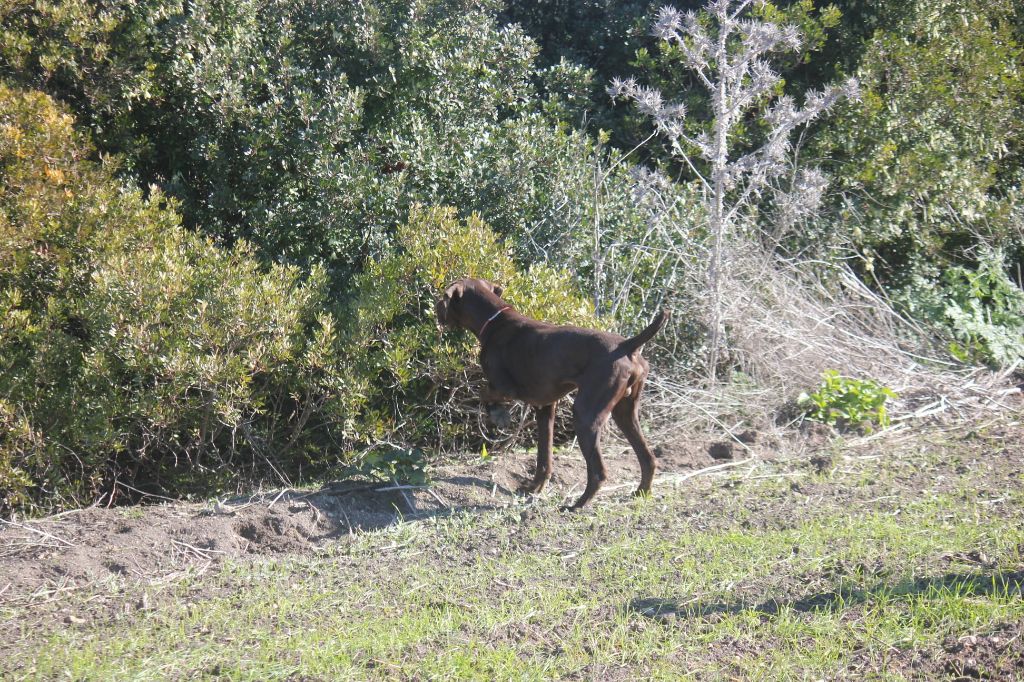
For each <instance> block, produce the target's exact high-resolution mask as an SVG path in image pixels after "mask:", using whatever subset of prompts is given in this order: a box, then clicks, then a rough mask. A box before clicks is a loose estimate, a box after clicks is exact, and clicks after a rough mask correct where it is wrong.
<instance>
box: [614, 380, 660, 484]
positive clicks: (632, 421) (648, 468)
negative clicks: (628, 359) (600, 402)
mask: <svg viewBox="0 0 1024 682" xmlns="http://www.w3.org/2000/svg"><path fill="white" fill-rule="evenodd" d="M643 387H644V382H643V380H642V379H641V380H640V381H638V382H636V383H635V384H633V385H632V386H631V387H630V393H629V395H627V396H624V397H623V398H622V399H620V400H619V402H618V403H617V404H616V405H615V407H614V408H613V409H612V418H613V419H614V420H615V424H616V425H617V426H618V427H619V429H621V430H622V433H623V434H625V436H626V440H628V441H629V445H630V447H632V448H633V452H635V453H636V457H637V459H638V460H640V487H639V488H637V490H636V493H635V494H636V495H637V496H640V495H649V494H650V493H651V484H652V483H653V482H654V472H655V471H657V469H658V463H657V460H656V459H655V458H654V453H652V452H651V448H650V447H649V446H648V445H647V439H646V438H644V434H643V432H642V431H641V430H640V391H642V390H643Z"/></svg>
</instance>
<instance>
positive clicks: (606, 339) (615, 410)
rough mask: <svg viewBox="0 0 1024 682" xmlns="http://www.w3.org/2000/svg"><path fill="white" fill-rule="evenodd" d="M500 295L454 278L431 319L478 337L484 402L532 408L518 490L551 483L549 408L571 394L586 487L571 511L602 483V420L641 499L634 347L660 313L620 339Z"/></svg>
mask: <svg viewBox="0 0 1024 682" xmlns="http://www.w3.org/2000/svg"><path fill="white" fill-rule="evenodd" d="M501 292H502V289H501V287H499V286H497V285H496V284H492V283H490V282H487V281H485V280H482V279H461V280H459V281H457V282H455V283H454V284H452V285H451V286H449V287H448V288H447V289H445V292H444V296H443V297H442V298H441V300H439V301H438V302H437V307H436V310H437V321H438V324H439V325H441V326H442V327H445V326H447V327H463V328H465V329H468V330H470V331H471V332H473V333H474V334H476V336H477V338H478V339H479V340H480V365H481V367H482V368H483V370H484V375H485V376H486V377H487V381H488V384H489V386H488V388H487V390H486V391H485V395H484V402H485V403H487V402H498V401H508V400H521V401H523V402H525V403H527V404H529V405H532V406H533V407H534V408H536V414H537V471H536V473H535V474H534V477H533V482H532V483H530V484H528V485H527V486H525V487H524V489H523V490H524V492H528V493H537V492H540V491H541V489H543V488H544V485H545V484H546V483H547V482H548V479H549V478H551V445H552V436H553V433H554V424H555V403H557V402H558V400H559V399H560V398H562V397H564V396H565V395H567V394H568V393H570V392H572V391H574V390H578V391H579V392H578V393H577V394H576V402H575V403H574V404H573V416H574V426H575V428H576V437H577V439H578V440H579V444H580V449H581V450H582V451H583V457H584V458H585V459H586V461H587V488H586V490H584V491H583V495H581V496H580V499H578V500H576V504H574V505H573V506H572V507H571V509H578V508H580V507H582V506H583V505H585V504H586V503H587V502H589V501H590V499H591V498H592V497H593V496H594V495H595V494H596V493H597V491H598V489H599V488H600V487H601V484H602V483H603V482H604V480H605V477H606V473H605V468H604V462H603V461H602V459H601V448H600V433H601V427H602V426H604V424H605V422H607V421H608V416H609V415H611V416H612V418H613V419H614V420H615V423H616V424H617V425H618V427H619V428H620V429H622V432H623V433H624V434H625V435H626V438H627V439H628V440H629V444H630V445H631V446H632V447H633V451H634V452H636V456H637V458H638V459H639V460H640V487H639V488H638V489H637V491H636V494H637V495H646V494H649V493H650V492H651V483H652V482H653V480H654V472H655V469H656V468H657V464H656V462H655V459H654V455H653V454H652V453H651V449H650V448H649V447H648V445H647V441H646V440H645V439H644V435H643V433H641V432H640V419H639V408H640V392H641V391H643V388H644V380H645V379H646V378H647V372H648V369H649V366H648V364H647V361H646V360H644V359H643V358H642V357H640V347H641V346H643V345H644V344H645V343H647V342H648V341H650V339H651V338H652V337H653V336H654V335H655V334H656V333H657V332H658V330H659V329H661V326H662V325H663V324H665V320H666V319H668V312H667V311H665V310H662V311H661V312H660V313H659V314H658V316H657V317H655V318H654V321H653V322H651V324H650V325H648V326H647V328H646V329H644V330H643V331H642V332H640V333H639V334H637V335H636V336H634V337H633V338H631V339H624V338H623V337H621V336H619V335H618V334H610V333H608V332H602V331H597V330H594V329H581V328H580V327H570V326H562V325H554V324H548V323H547V322H539V321H537V320H533V319H530V318H529V317H526V316H525V315H521V314H520V313H518V312H517V311H516V310H515V309H514V308H512V306H510V305H509V304H507V303H505V301H503V300H501V298H500V297H501Z"/></svg>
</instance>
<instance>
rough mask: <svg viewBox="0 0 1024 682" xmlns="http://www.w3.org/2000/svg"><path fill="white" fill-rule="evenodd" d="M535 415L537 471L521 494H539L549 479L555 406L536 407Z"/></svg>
mask: <svg viewBox="0 0 1024 682" xmlns="http://www.w3.org/2000/svg"><path fill="white" fill-rule="evenodd" d="M536 414H537V470H536V471H535V472H534V473H533V481H531V482H530V483H527V484H526V485H524V486H523V487H522V489H521V490H522V492H523V493H525V494H527V495H529V494H536V493H539V492H540V491H542V490H543V489H544V486H545V485H546V484H547V482H548V479H550V478H551V448H552V446H553V443H554V438H555V406H554V405H545V406H543V407H538V408H537V410H536Z"/></svg>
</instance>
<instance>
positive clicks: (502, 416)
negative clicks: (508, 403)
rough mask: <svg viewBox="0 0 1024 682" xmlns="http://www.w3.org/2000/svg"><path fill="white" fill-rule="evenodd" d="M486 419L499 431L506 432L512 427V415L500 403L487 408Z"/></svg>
mask: <svg viewBox="0 0 1024 682" xmlns="http://www.w3.org/2000/svg"><path fill="white" fill-rule="evenodd" d="M487 418H488V419H490V421H491V423H492V424H494V426H495V427H496V428H497V429H499V430H500V431H507V430H508V429H509V428H511V426H512V414H511V413H510V412H509V411H508V408H507V407H505V406H504V405H502V404H500V403H495V404H494V405H488V406H487Z"/></svg>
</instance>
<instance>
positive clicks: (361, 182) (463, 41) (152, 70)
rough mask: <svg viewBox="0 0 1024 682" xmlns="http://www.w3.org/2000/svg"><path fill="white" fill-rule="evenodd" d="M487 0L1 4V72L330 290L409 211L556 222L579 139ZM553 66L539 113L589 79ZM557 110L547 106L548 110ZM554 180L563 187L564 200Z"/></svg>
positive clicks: (149, 178) (524, 48)
mask: <svg viewBox="0 0 1024 682" xmlns="http://www.w3.org/2000/svg"><path fill="white" fill-rule="evenodd" d="M497 10H498V5H497V3H495V2H492V1H490V0H466V1H464V0H419V1H417V2H415V3H414V4H413V5H412V6H410V5H409V4H408V3H407V2H404V1H403V2H399V1H397V0H376V1H374V2H369V3H339V2H333V1H331V0H273V1H272V2H252V1H250V0H232V1H231V2H221V1H220V0H199V1H198V2H191V3H187V4H186V3H182V2H180V0H135V1H132V2H125V3H116V4H115V5H114V6H113V7H110V8H102V9H101V8H100V7H99V6H97V5H96V4H95V3H88V2H84V0H76V1H73V2H71V3H46V2H43V3H37V4H35V5H31V6H27V5H22V4H17V5H15V4H10V5H0V28H2V29H3V30H4V32H5V37H6V39H7V49H6V50H0V73H4V74H6V75H7V76H8V77H11V78H17V79H18V80H19V81H20V82H22V83H25V84H27V85H30V86H33V87H42V88H45V89H46V90H47V91H48V92H50V93H51V94H53V95H54V96H55V97H57V98H59V99H62V100H64V101H66V102H68V103H69V104H71V106H73V108H74V111H75V112H76V114H77V116H78V118H79V119H80V120H81V121H82V122H84V123H86V124H87V125H88V126H89V127H90V129H91V130H92V131H93V133H94V135H95V137H96V139H97V140H98V142H99V143H100V145H101V148H102V149H104V150H106V151H115V152H122V153H123V154H124V155H125V163H126V164H127V166H128V168H127V170H128V171H129V172H130V173H131V174H132V175H134V177H135V178H136V179H137V180H138V181H139V182H140V183H141V184H143V185H148V184H151V183H152V184H157V185H158V186H160V187H161V188H162V189H163V190H164V191H165V192H166V193H167V194H168V195H170V196H172V197H175V198H176V199H178V200H179V201H180V202H181V203H180V206H181V211H182V214H183V217H184V220H185V224H186V225H187V226H190V227H198V228H200V229H202V230H203V231H205V232H206V233H207V234H211V235H214V236H215V237H217V238H218V239H222V240H225V241H227V242H229V243H230V242H233V241H234V240H236V239H239V238H241V239H245V240H247V241H249V242H250V243H252V244H253V245H254V246H255V247H256V249H257V250H258V253H259V255H260V256H261V257H262V258H263V259H264V260H265V261H267V262H288V263H294V264H298V265H300V266H301V267H303V268H307V269H308V268H309V267H311V266H312V265H313V264H317V263H320V264H323V265H325V266H326V268H327V269H328V274H329V276H330V278H331V280H332V284H333V285H335V288H336V290H345V288H346V286H347V283H348V282H349V278H350V277H351V276H352V275H353V274H354V273H355V272H358V271H359V270H360V269H361V267H362V264H363V262H364V261H365V260H366V259H376V258H380V257H382V256H383V255H385V254H386V253H387V252H388V250H389V249H390V248H391V246H392V243H393V237H394V229H395V228H396V227H397V225H399V224H401V223H402V222H404V221H405V220H406V218H407V215H408V211H409V207H410V206H411V205H412V204H414V203H422V204H425V205H451V206H455V207H457V208H458V209H459V210H460V213H461V214H462V215H464V216H465V215H469V214H470V213H472V212H474V211H475V212H478V213H480V215H481V216H483V217H484V218H485V219H486V220H487V221H488V222H489V223H490V224H491V225H493V226H494V228H495V229H496V230H497V231H498V232H499V233H501V234H510V233H513V232H516V231H522V229H523V228H524V227H526V226H527V225H529V224H530V223H531V222H537V221H543V222H545V223H547V224H550V225H552V226H556V227H557V226H559V225H567V224H568V222H569V221H571V220H572V219H573V215H572V212H571V210H569V209H567V208H566V206H565V204H564V203H563V202H562V201H561V200H562V197H563V196H564V194H565V193H566V192H569V193H570V194H571V193H572V190H573V189H574V188H573V187H571V186H570V185H569V183H570V181H571V177H572V172H571V171H569V172H567V171H566V170H565V169H566V168H567V166H568V163H567V162H566V158H574V156H573V149H575V148H576V147H578V146H579V145H580V142H579V140H578V139H576V138H574V137H573V136H572V135H570V134H566V133H563V132H560V131H558V130H557V129H556V128H555V127H554V126H553V124H552V123H551V121H550V120H549V119H548V118H547V115H545V114H543V113H541V112H542V110H543V109H545V107H543V106H539V105H538V104H537V103H536V100H537V92H536V90H535V86H534V85H533V84H532V82H531V80H532V76H533V67H534V58H535V56H536V47H535V45H534V44H533V42H532V41H531V40H530V39H529V38H528V37H527V36H526V35H525V34H524V33H523V31H522V30H520V29H518V28H517V27H515V26H505V27H502V26H500V25H499V24H498V22H497ZM556 71H557V73H556V72H552V73H553V75H552V79H551V81H552V87H551V91H550V92H549V93H548V95H549V96H548V105H549V106H547V109H548V110H549V114H550V112H555V111H556V110H557V111H562V110H566V108H568V109H574V108H578V107H579V105H580V102H579V100H580V98H581V94H580V93H581V87H582V88H583V89H585V88H587V87H589V85H587V84H586V83H585V81H586V79H587V75H586V73H585V72H584V71H580V70H576V69H571V68H567V69H563V70H556ZM551 115H553V114H551ZM562 188H566V189H565V190H563V189H562Z"/></svg>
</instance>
